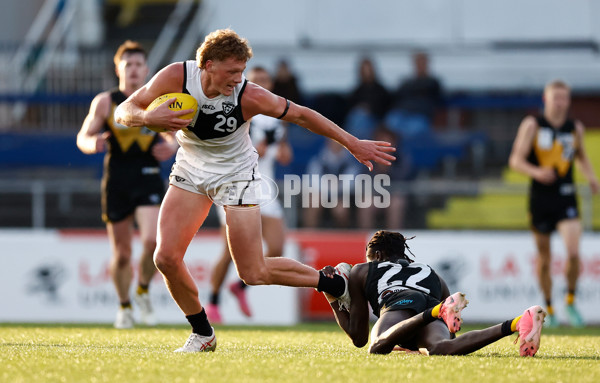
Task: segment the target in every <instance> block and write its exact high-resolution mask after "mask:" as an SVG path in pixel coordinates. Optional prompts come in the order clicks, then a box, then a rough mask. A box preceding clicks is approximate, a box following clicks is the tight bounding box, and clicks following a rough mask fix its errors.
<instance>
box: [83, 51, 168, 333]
mask: <svg viewBox="0 0 600 383" xmlns="http://www.w3.org/2000/svg"><path fill="white" fill-rule="evenodd" d="M114 62H115V71H116V74H117V77H118V78H119V86H118V88H116V89H113V90H110V91H107V92H102V93H100V94H98V95H97V96H96V97H95V98H94V100H93V101H92V104H91V106H90V111H89V113H88V115H87V117H86V118H85V121H84V122H83V125H82V127H81V130H80V132H79V134H78V135H77V146H78V147H79V149H80V150H81V151H82V152H84V153H87V154H93V153H100V152H106V155H105V157H104V174H103V177H102V219H103V220H104V222H106V228H107V231H108V237H109V240H110V243H111V248H112V251H113V254H112V258H111V262H110V273H111V277H112V279H113V283H114V285H115V288H116V291H117V295H118V297H119V301H120V306H121V307H120V309H119V311H118V313H117V319H116V320H115V327H117V328H129V327H132V326H133V323H134V320H133V311H132V307H131V301H130V296H129V288H130V286H131V281H132V279H133V270H132V264H131V242H132V237H133V230H134V222H135V223H137V226H138V228H139V231H140V237H141V241H142V254H141V257H140V263H139V267H140V269H139V273H138V275H139V278H138V288H137V291H136V294H135V295H134V298H135V300H136V303H137V304H138V305H139V307H140V313H141V319H142V322H144V323H145V324H150V325H151V324H154V323H155V322H156V319H155V318H154V315H153V311H152V306H151V304H150V299H149V295H148V287H149V285H150V281H151V279H152V276H153V275H154V273H155V272H156V268H155V266H154V262H153V254H154V249H155V247H156V227H157V221H158V211H159V207H160V203H161V202H162V199H163V196H164V182H163V180H162V179H161V176H160V161H165V160H168V159H169V158H171V157H172V156H173V154H174V153H175V151H176V150H177V147H178V145H177V142H176V141H175V138H174V136H173V134H172V133H161V134H160V135H159V134H158V133H155V132H153V131H151V130H149V129H147V128H145V127H127V126H123V125H120V124H117V123H116V122H115V121H114V118H113V115H114V111H115V108H116V107H117V106H118V105H119V104H120V103H122V102H123V101H125V100H126V99H127V97H128V96H129V95H131V94H132V93H133V92H135V91H136V90H137V89H139V88H140V87H141V86H142V85H144V82H145V80H146V76H147V75H148V67H147V65H146V52H145V50H144V49H143V47H142V46H141V45H139V44H138V43H136V42H133V41H126V42H125V43H123V44H122V45H121V46H120V47H119V49H118V50H117V52H116V54H115V57H114Z"/></svg>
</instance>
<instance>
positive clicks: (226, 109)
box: [223, 101, 235, 116]
mask: <svg viewBox="0 0 600 383" xmlns="http://www.w3.org/2000/svg"><path fill="white" fill-rule="evenodd" d="M234 108H235V104H234V103H233V102H229V101H225V102H223V113H225V115H226V116H229V113H231V112H232V111H233V109H234Z"/></svg>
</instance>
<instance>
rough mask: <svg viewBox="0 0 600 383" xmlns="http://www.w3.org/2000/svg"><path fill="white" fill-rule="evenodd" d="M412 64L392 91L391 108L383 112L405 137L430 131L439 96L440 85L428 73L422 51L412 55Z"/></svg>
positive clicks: (397, 131) (424, 55)
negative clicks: (408, 75)
mask: <svg viewBox="0 0 600 383" xmlns="http://www.w3.org/2000/svg"><path fill="white" fill-rule="evenodd" d="M413 66H414V74H413V76H411V77H409V78H407V79H405V80H404V81H403V82H402V84H401V85H400V87H399V88H398V90H397V91H396V94H395V95H394V98H393V102H392V110H391V111H390V112H389V113H388V114H387V116H386V123H387V124H388V126H389V127H390V128H391V129H392V130H393V131H394V132H395V133H400V134H402V135H403V136H404V137H405V138H407V139H408V138H411V137H413V136H415V135H418V134H422V133H426V132H428V131H429V129H430V127H431V122H432V120H433V117H434V114H435V111H436V108H437V107H438V106H439V104H440V101H441V98H442V86H441V84H440V82H439V80H438V79H437V78H435V77H434V76H433V75H431V74H430V73H429V59H428V56H427V54H426V53H425V52H417V53H415V54H414V55H413Z"/></svg>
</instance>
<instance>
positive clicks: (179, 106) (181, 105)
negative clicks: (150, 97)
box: [146, 93, 198, 133]
mask: <svg viewBox="0 0 600 383" xmlns="http://www.w3.org/2000/svg"><path fill="white" fill-rule="evenodd" d="M172 98H176V100H175V101H173V103H171V105H169V109H171V110H174V111H177V110H185V109H193V110H194V111H193V112H192V113H188V114H184V115H183V116H179V118H181V119H188V118H194V116H195V115H196V111H197V110H198V101H196V99H195V98H194V97H192V96H191V95H189V94H187V93H167V94H163V95H162V96H158V97H157V98H155V99H154V101H152V103H150V105H148V107H147V108H146V110H153V109H156V108H158V106H159V105H162V104H164V103H165V101H168V100H170V99H172ZM147 128H148V129H150V130H153V131H155V132H159V133H160V132H166V131H167V129H165V128H163V127H160V126H152V125H149V126H147Z"/></svg>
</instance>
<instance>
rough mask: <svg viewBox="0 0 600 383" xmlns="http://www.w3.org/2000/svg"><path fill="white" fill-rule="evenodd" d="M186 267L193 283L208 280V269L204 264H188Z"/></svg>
mask: <svg viewBox="0 0 600 383" xmlns="http://www.w3.org/2000/svg"><path fill="white" fill-rule="evenodd" d="M187 267H188V270H189V271H190V274H192V278H194V280H195V281H198V282H200V283H202V282H206V281H207V280H208V275H209V272H210V269H209V268H208V267H206V265H205V264H204V263H193V264H188V265H187Z"/></svg>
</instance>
